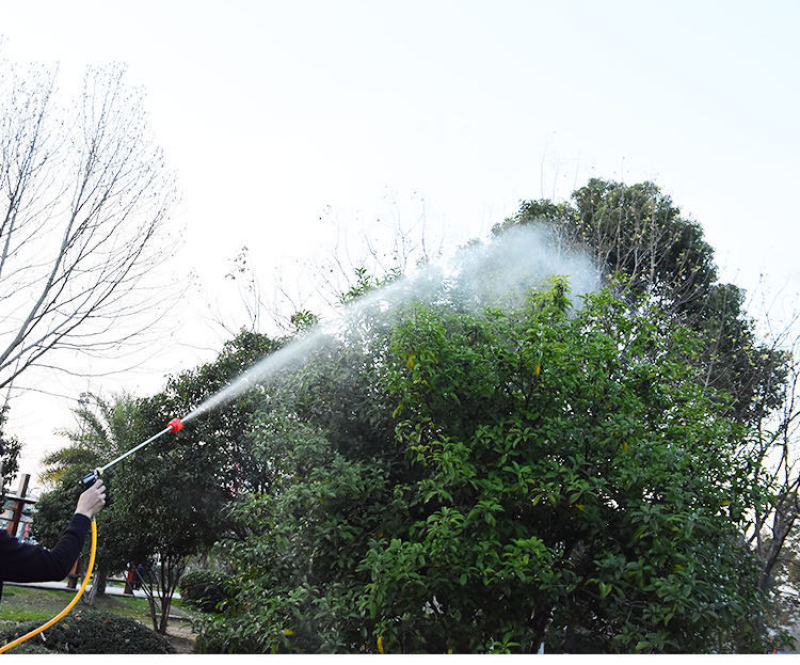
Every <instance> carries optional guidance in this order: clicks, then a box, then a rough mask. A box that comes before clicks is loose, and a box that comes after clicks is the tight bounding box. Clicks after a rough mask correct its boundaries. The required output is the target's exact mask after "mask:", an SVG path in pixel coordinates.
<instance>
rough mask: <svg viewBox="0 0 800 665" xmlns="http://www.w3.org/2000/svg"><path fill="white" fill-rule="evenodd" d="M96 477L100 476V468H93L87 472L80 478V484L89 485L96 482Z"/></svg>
mask: <svg viewBox="0 0 800 665" xmlns="http://www.w3.org/2000/svg"><path fill="white" fill-rule="evenodd" d="M98 478H100V469H95V470H94V471H92V472H91V473H87V474H86V475H85V476H84V477H83V478H81V484H82V485H83V486H84V487H91V486H92V485H94V484H95V482H97V479H98Z"/></svg>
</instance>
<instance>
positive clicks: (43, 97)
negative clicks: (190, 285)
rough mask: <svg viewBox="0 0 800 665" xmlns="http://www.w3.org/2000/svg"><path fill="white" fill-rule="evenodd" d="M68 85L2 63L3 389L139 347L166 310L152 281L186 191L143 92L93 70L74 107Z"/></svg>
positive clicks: (113, 72) (41, 71) (111, 70)
mask: <svg viewBox="0 0 800 665" xmlns="http://www.w3.org/2000/svg"><path fill="white" fill-rule="evenodd" d="M56 78H57V70H56V69H55V68H51V67H45V66H30V67H27V68H19V67H16V66H14V65H12V64H10V63H8V62H4V61H2V60H0V387H4V386H10V385H11V384H12V382H14V381H15V379H16V378H17V377H19V376H20V375H21V374H22V373H23V372H26V371H27V370H29V369H30V368H33V367H47V368H49V369H60V370H64V371H68V368H67V364H66V362H65V357H66V356H67V355H72V354H73V353H75V352H79V353H88V354H96V355H103V354H107V353H110V352H113V351H117V350H119V349H121V348H127V346H126V345H127V343H129V342H131V341H132V340H133V339H134V338H136V336H137V334H138V333H140V332H141V331H142V330H143V329H145V328H147V327H148V325H149V324H150V323H151V322H152V319H153V318H154V316H158V315H159V314H160V311H158V312H157V311H156V310H157V309H158V307H157V306H158V304H159V303H162V304H163V297H164V291H163V290H160V289H157V288H156V285H154V284H148V280H147V279H146V278H147V277H148V275H149V274H150V272H151V270H152V268H153V267H154V266H155V265H156V264H158V263H159V262H160V261H161V260H163V258H164V257H165V255H166V252H165V249H166V245H165V243H163V242H162V241H161V239H160V236H161V233H162V231H163V229H164V226H165V222H166V220H167V214H168V211H169V210H170V208H171V206H172V204H173V202H174V199H175V186H174V182H173V179H172V177H171V175H170V174H169V173H168V172H167V170H166V168H165V164H164V159H163V155H162V152H161V150H160V149H159V148H158V146H157V145H155V143H154V141H153V140H152V138H151V136H150V134H149V131H148V124H147V120H146V116H145V113H144V111H143V108H142V101H141V97H142V95H141V91H139V90H136V89H133V88H131V87H130V86H128V85H126V83H125V69H124V67H119V66H113V67H107V68H95V69H90V70H88V71H87V73H86V75H85V78H84V82H83V90H82V93H81V94H80V96H79V98H78V99H77V102H76V103H74V104H72V105H69V106H68V105H62V104H59V102H58V99H57V98H58V95H57V91H56Z"/></svg>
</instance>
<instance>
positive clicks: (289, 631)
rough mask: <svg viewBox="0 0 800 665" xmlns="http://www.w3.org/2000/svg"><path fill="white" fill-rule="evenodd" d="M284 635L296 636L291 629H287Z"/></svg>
mask: <svg viewBox="0 0 800 665" xmlns="http://www.w3.org/2000/svg"><path fill="white" fill-rule="evenodd" d="M283 634H284V635H294V631H293V630H292V629H291V628H287V629H286V630H284V631H283Z"/></svg>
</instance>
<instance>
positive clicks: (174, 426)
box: [167, 418, 183, 434]
mask: <svg viewBox="0 0 800 665" xmlns="http://www.w3.org/2000/svg"><path fill="white" fill-rule="evenodd" d="M167 427H168V428H169V429H170V430H172V432H173V434H174V433H175V432H180V431H181V430H182V429H183V423H182V422H181V419H180V418H173V419H172V420H170V421H169V422H168V423H167Z"/></svg>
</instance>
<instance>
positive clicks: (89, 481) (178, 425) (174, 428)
mask: <svg viewBox="0 0 800 665" xmlns="http://www.w3.org/2000/svg"><path fill="white" fill-rule="evenodd" d="M182 429H183V422H181V420H180V419H179V418H173V419H172V420H170V421H169V423H167V426H166V428H164V429H163V430H161V431H160V432H159V433H158V434H155V435H153V436H151V437H150V438H149V439H147V441H143V442H142V443H140V444H139V445H138V446H136V447H134V448H131V449H130V450H129V451H127V452H126V453H124V454H122V455H120V456H119V457H117V458H116V459H114V460H111V461H110V462H109V463H108V464H106V465H105V466H102V467H99V468H97V469H95V470H94V471H92V472H91V473H87V474H86V475H85V476H84V477H83V478H81V484H82V485H83V486H84V487H89V486H91V485H93V484H94V483H95V482H96V481H97V480H98V479H99V478H100V476H101V475H102V474H103V472H105V471H107V470H108V469H110V468H111V467H113V466H115V465H116V464H119V463H120V462H121V461H122V460H124V459H125V458H126V457H129V456H130V455H133V453H135V452H136V451H138V450H141V449H142V448H144V447H145V446H146V445H148V444H150V443H152V442H153V441H155V440H156V439H159V438H161V437H162V436H164V435H165V434H166V433H167V432H179V431H180V430H182ZM91 526H92V548H91V551H90V554H89V565H88V567H87V569H86V575H85V576H84V578H83V583H82V584H81V588H80V589H78V593H76V594H75V597H74V598H73V599H72V601H71V602H70V604H69V605H67V606H66V607H65V608H64V609H63V610H62V611H61V612H60V613H59V614H57V615H56V616H54V617H53V618H52V619H50V620H49V621H48V622H47V623H45V624H43V625H41V626H39V627H38V628H35V629H34V630H32V631H30V632H29V633H26V634H25V635H22V636H21V637H18V638H17V639H15V640H13V641H12V642H8V643H7V644H4V645H3V646H0V653H4V652H6V651H8V650H9V649H13V648H14V647H15V646H17V645H19V644H22V643H23V642H24V641H25V640H28V639H30V638H31V637H33V636H34V635H38V634H39V633H41V632H43V631H45V630H47V629H48V628H50V627H51V626H53V625H55V624H56V623H58V622H59V621H61V619H63V618H64V617H65V616H66V615H67V614H69V612H70V610H71V609H72V608H73V607H75V605H76V604H77V602H78V601H79V600H80V598H81V596H82V595H83V592H84V590H85V589H86V585H87V584H88V583H89V579H90V578H91V576H92V570H93V569H94V558H95V554H96V553H97V525H96V524H95V521H94V519H92V523H91Z"/></svg>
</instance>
